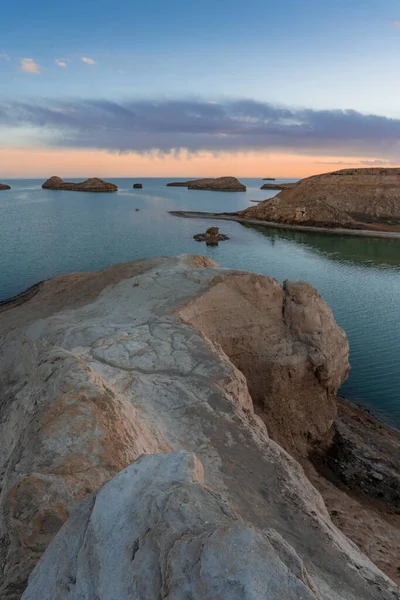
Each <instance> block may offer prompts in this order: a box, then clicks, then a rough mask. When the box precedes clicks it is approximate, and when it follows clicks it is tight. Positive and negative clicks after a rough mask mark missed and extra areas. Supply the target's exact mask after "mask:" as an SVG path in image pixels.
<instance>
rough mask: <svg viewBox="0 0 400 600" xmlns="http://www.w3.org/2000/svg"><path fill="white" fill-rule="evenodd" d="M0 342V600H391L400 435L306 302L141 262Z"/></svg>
mask: <svg viewBox="0 0 400 600" xmlns="http://www.w3.org/2000/svg"><path fill="white" fill-rule="evenodd" d="M0 332H1V333H0V354H1V356H2V360H1V361H0V382H1V383H0V385H1V393H2V402H1V404H0V487H1V491H0V564H1V567H2V568H1V570H0V597H1V598H2V599H4V600H17V599H19V598H21V597H22V598H23V600H38V599H39V598H40V600H54V598H63V599H65V600H78V599H84V598H85V599H89V598H98V599H99V600H109V599H110V598H112V597H118V598H120V599H121V600H125V599H126V600H128V599H129V598H131V597H132V595H133V596H135V597H138V598H143V599H146V600H147V599H148V600H158V599H159V598H160V597H162V598H164V599H166V600H172V599H173V598H174V599H177V600H184V599H185V598H188V597H191V598H193V600H215V598H217V597H218V598H221V599H222V598H223V599H224V600H225V599H226V600H231V599H232V598H233V597H235V598H237V599H238V600H245V598H250V597H251V598H254V600H258V599H260V600H261V599H263V600H264V599H265V598H267V597H268V599H270V600H283V599H285V600H299V599H300V598H302V599H304V600H317V599H318V600H322V599H323V600H397V598H399V587H398V586H397V585H396V582H395V581H394V580H395V579H396V578H398V575H399V573H398V570H397V569H398V566H399V565H398V557H399V553H400V547H399V546H400V540H399V529H398V526H399V524H398V518H399V512H400V506H399V494H398V491H399V462H398V454H399V447H400V444H399V436H398V434H397V433H396V432H393V431H391V430H390V429H389V428H386V427H385V426H383V425H381V424H379V423H378V422H377V421H376V420H375V419H373V418H372V417H370V416H368V415H366V414H365V413H363V412H362V411H360V410H359V409H357V408H355V407H350V406H349V405H347V404H346V403H344V402H343V401H341V400H340V399H339V398H338V397H337V390H338V388H339V386H340V385H341V383H342V382H343V381H344V379H345V378H346V377H347V374H348V370H349V363H348V342H347V338H346V335H345V333H344V332H343V331H342V330H341V329H340V328H339V327H338V326H337V324H336V323H335V320H334V318H333V315H332V312H331V311H330V309H329V307H328V306H327V304H326V303H325V302H324V300H323V299H322V298H321V296H320V295H319V294H318V292H317V291H316V290H315V289H313V288H312V287H311V286H310V285H309V284H307V283H304V282H290V281H287V282H285V283H284V284H283V285H281V284H280V283H279V282H278V281H276V280H274V279H272V278H270V277H266V276H260V275H256V274H251V273H247V272H241V271H235V270H227V269H221V268H219V267H218V266H217V265H216V264H215V263H213V262H212V261H210V260H209V259H207V258H203V257H199V256H181V257H176V258H169V259H168V258H154V259H148V260H141V261H136V262H133V263H125V264H120V265H114V266H113V267H109V268H107V269H104V270H103V271H97V272H93V273H75V274H71V275H65V276H60V277H56V278H54V279H51V280H49V281H46V282H43V283H40V284H38V285H37V286H36V287H35V288H34V289H31V292H30V294H29V295H28V296H27V297H26V298H25V301H24V302H23V303H22V304H19V305H18V303H15V299H14V301H12V302H10V303H8V304H7V303H3V306H2V312H0ZM321 494H322V495H321ZM354 542H355V543H354ZM356 544H357V545H356ZM29 576H30V577H29ZM28 577H29V582H28Z"/></svg>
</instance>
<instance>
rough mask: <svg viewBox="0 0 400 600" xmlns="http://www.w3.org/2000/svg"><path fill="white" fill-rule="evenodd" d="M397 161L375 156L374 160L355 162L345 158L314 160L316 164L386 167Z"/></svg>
mask: <svg viewBox="0 0 400 600" xmlns="http://www.w3.org/2000/svg"><path fill="white" fill-rule="evenodd" d="M398 162H399V161H395V162H392V161H390V160H383V159H380V158H375V159H374V160H359V161H357V162H348V161H347V160H329V161H324V160H316V161H315V164H316V165H337V166H339V165H352V166H353V165H354V166H360V165H362V166H364V167H388V166H389V165H394V164H398Z"/></svg>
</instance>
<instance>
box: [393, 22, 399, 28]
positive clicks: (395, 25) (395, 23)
mask: <svg viewBox="0 0 400 600" xmlns="http://www.w3.org/2000/svg"><path fill="white" fill-rule="evenodd" d="M392 25H393V27H400V21H392Z"/></svg>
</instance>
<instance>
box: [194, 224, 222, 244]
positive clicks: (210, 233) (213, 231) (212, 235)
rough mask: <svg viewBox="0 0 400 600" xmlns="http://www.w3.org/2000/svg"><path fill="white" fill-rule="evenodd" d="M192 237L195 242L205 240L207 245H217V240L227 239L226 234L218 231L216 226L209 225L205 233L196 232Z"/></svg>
mask: <svg viewBox="0 0 400 600" xmlns="http://www.w3.org/2000/svg"><path fill="white" fill-rule="evenodd" d="M193 238H194V239H195V240H196V241H197V242H205V243H206V244H207V246H217V245H218V242H224V241H225V240H229V238H228V236H227V235H224V234H223V233H220V232H219V229H218V227H209V228H208V229H207V231H206V232H205V233H196V235H194V236H193Z"/></svg>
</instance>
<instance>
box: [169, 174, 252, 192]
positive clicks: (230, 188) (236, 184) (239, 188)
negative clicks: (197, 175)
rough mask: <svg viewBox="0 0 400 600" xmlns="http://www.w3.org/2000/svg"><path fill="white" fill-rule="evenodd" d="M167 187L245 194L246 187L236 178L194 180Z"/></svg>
mask: <svg viewBox="0 0 400 600" xmlns="http://www.w3.org/2000/svg"><path fill="white" fill-rule="evenodd" d="M167 186H175V187H187V188H188V189H189V190H208V191H214V192H245V191H246V186H245V185H243V183H240V181H239V180H238V179H236V177H216V178H206V179H194V180H192V181H173V182H171V183H167Z"/></svg>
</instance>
